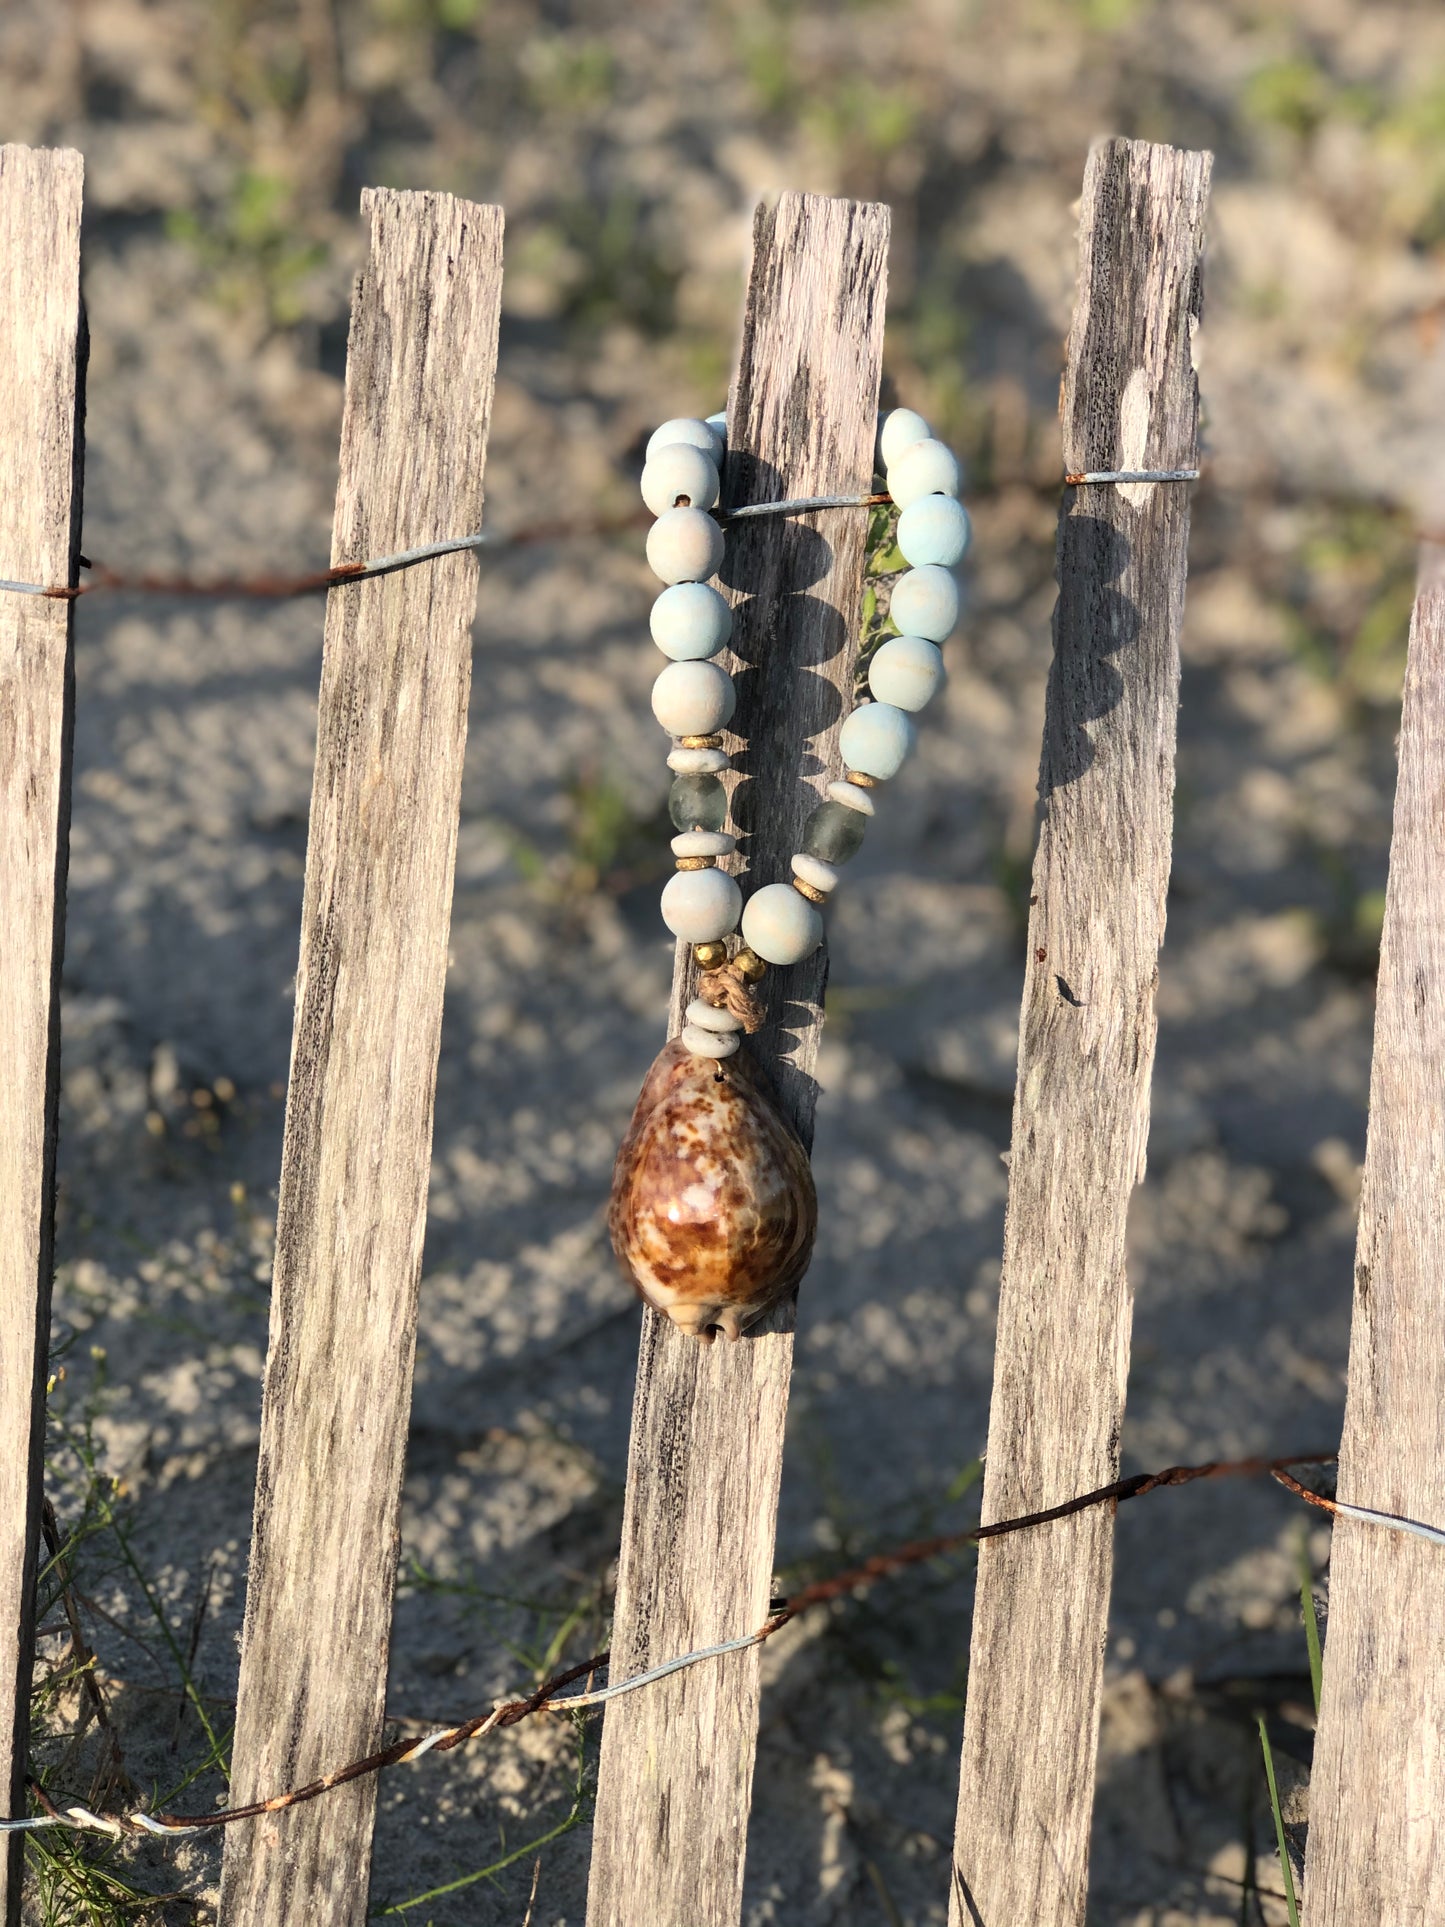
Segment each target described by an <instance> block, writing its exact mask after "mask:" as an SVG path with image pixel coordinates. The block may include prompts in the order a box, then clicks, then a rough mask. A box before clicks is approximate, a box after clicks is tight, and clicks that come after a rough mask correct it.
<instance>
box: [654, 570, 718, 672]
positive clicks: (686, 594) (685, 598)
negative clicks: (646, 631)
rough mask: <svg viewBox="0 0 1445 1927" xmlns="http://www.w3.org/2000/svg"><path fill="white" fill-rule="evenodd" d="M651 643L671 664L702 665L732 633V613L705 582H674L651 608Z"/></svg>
mask: <svg viewBox="0 0 1445 1927" xmlns="http://www.w3.org/2000/svg"><path fill="white" fill-rule="evenodd" d="M651 628H652V640H653V641H654V642H655V643H656V644H657V646H658V648H659V649H660V650H661V651H662V653H663V655H664V656H671V657H672V660H673V661H674V662H704V661H706V659H707V658H708V657H709V656H715V655H716V654H717V652H718V650H719V649H721V648H722V646H723V644H724V643H725V642H726V641H727V639H728V637H729V636H730V635H731V634H732V632H733V612H732V610H731V609H730V608H729V607H728V605H727V603H726V602H725V601H724V599H723V598H722V596H720V595H719V594H718V592H717V590H716V589H714V588H711V587H710V586H709V585H708V584H707V583H706V582H674V583H673V585H672V587H671V588H670V589H664V590H663V592H662V594H661V595H660V596H659V597H658V598H657V600H656V602H654V603H653V605H652V617H651Z"/></svg>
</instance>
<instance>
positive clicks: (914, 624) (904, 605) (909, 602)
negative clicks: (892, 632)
mask: <svg viewBox="0 0 1445 1927" xmlns="http://www.w3.org/2000/svg"><path fill="white" fill-rule="evenodd" d="M958 604H959V595H958V584H957V582H955V580H954V579H953V577H952V576H951V575H950V574H949V572H948V570H947V569H941V568H939V566H938V564H937V563H936V562H930V563H929V564H928V566H927V567H926V568H923V569H910V570H909V571H908V573H907V574H906V575H901V576H899V578H898V580H897V581H896V582H895V583H894V585H893V600H892V602H891V603H890V604H889V607H888V613H889V614H890V615H891V616H892V618H893V620H894V621H895V622H896V623H897V624H898V627H899V628H900V629H901V630H902V631H903V633H904V635H905V636H923V637H924V638H925V639H926V640H927V641H929V642H946V641H947V640H948V638H949V637H950V636H951V635H952V634H953V626H954V624H955V623H956V622H957V621H958Z"/></svg>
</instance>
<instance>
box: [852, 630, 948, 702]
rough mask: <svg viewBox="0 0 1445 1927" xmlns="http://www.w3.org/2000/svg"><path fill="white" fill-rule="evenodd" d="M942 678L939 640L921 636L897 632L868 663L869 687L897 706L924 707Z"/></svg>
mask: <svg viewBox="0 0 1445 1927" xmlns="http://www.w3.org/2000/svg"><path fill="white" fill-rule="evenodd" d="M942 681H943V657H942V656H941V655H940V654H939V653H938V644H937V643H936V642H925V641H924V639H923V637H922V636H894V637H893V639H892V640H891V641H890V642H885V643H884V644H883V646H882V647H881V648H880V649H879V650H878V651H877V653H876V654H875V655H874V657H873V660H872V661H871V662H870V663H869V665H868V687H869V688H870V689H871V690H872V691H873V694H874V695H875V696H876V697H877V698H878V700H879V702H880V703H892V705H893V707H894V708H895V709H906V710H909V711H910V712H911V711H914V710H919V709H922V708H923V707H924V706H925V704H927V703H929V702H931V701H932V699H933V695H934V692H935V691H936V690H937V688H938V685H939V684H940V683H941V682H942Z"/></svg>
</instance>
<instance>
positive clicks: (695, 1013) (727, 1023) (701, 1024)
mask: <svg viewBox="0 0 1445 1927" xmlns="http://www.w3.org/2000/svg"><path fill="white" fill-rule="evenodd" d="M684 1021H685V1022H686V1023H689V1024H696V1025H697V1027H698V1029H699V1030H716V1031H723V1032H726V1031H730V1030H741V1029H742V1027H743V1020H742V1018H741V1017H735V1016H734V1015H733V1013H732V1012H731V1011H730V1010H720V1009H719V1008H718V1006H717V1005H716V1004H707V1003H704V1002H703V1000H702V998H701V997H694V998H693V1000H692V1002H691V1003H690V1004H689V1005H688V1007H687V1010H686V1011H685V1013H684Z"/></svg>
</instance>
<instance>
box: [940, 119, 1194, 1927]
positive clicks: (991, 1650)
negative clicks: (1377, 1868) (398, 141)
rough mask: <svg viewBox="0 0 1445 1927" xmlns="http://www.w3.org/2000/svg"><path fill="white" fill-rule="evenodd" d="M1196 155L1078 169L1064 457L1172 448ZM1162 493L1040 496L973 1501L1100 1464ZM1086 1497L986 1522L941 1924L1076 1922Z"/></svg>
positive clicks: (1112, 1441) (1184, 375)
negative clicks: (1017, 913)
mask: <svg viewBox="0 0 1445 1927" xmlns="http://www.w3.org/2000/svg"><path fill="white" fill-rule="evenodd" d="M1209 171H1210V157H1209V156H1208V155H1206V154H1191V153H1182V152H1180V151H1178V150H1176V149H1173V148H1168V147H1154V146H1149V145H1146V144H1145V143H1143V142H1138V141H1123V140H1113V141H1108V142H1106V143H1103V144H1101V145H1100V146H1098V147H1096V148H1095V149H1094V150H1093V152H1092V153H1091V154H1090V157H1089V163H1088V168H1087V171H1086V174H1085V179H1084V196H1083V212H1082V224H1081V235H1080V258H1079V284H1078V295H1077V302H1076V306H1075V310H1074V320H1073V327H1072V330H1071V332H1070V335H1069V344H1068V359H1067V367H1066V371H1065V376H1064V388H1063V395H1062V398H1061V404H1060V407H1061V415H1062V420H1063V443H1064V449H1063V452H1064V463H1065V472H1066V473H1070V474H1073V473H1079V472H1083V471H1088V470H1113V469H1119V468H1124V469H1139V468H1148V469H1160V468H1163V469H1173V468H1191V467H1193V466H1194V465H1195V463H1196V460H1197V424H1196V418H1197V395H1196V387H1195V379H1194V371H1193V365H1192V359H1191V354H1190V348H1191V339H1192V333H1193V328H1194V324H1195V320H1196V318H1197V314H1198V305H1199V253H1200V245H1201V241H1202V230H1203V223H1204V208H1205V201H1206V198H1207V193H1208V182H1209ZM1188 535H1189V491H1188V488H1187V486H1184V485H1179V484H1158V483H1156V484H1144V485H1138V486H1135V485H1122V486H1121V485H1110V484H1103V485H1094V486H1089V487H1081V488H1077V489H1070V490H1068V491H1067V492H1066V495H1065V498H1064V503H1063V508H1062V512H1061V517H1060V523H1059V543H1058V578H1059V597H1058V603H1057V606H1056V609H1055V616H1054V663H1053V670H1052V674H1051V676H1050V680H1049V689H1048V696H1047V702H1046V710H1045V720H1044V742H1043V754H1042V760H1041V764H1040V772H1039V794H1040V798H1041V821H1040V831H1039V845H1038V853H1037V856H1036V858H1035V861H1034V871H1033V895H1032V897H1031V899H1030V901H1031V904H1032V909H1031V910H1030V914H1029V936H1028V962H1027V968H1026V974H1025V981H1024V995H1023V1010H1022V1016H1021V1024H1020V1037H1019V1069H1018V1086H1017V1090H1016V1093H1015V1098H1014V1115H1013V1149H1012V1153H1011V1160H1010V1168H1009V1202H1008V1216H1007V1223H1006V1226H1005V1232H1004V1261H1003V1278H1002V1283H1001V1286H1000V1293H999V1321H998V1339H997V1352H996V1359H995V1367H994V1387H993V1402H992V1408H991V1411H990V1416H989V1432H988V1459H987V1471H986V1474H985V1479H984V1493H983V1517H984V1519H985V1520H986V1521H993V1520H997V1519H1002V1518H1006V1517H1008V1516H1009V1515H1011V1514H1015V1513H1022V1512H1031V1511H1034V1510H1037V1509H1042V1508H1043V1507H1046V1506H1051V1505H1055V1504H1057V1503H1059V1502H1060V1501H1062V1500H1064V1499H1067V1498H1071V1497H1072V1496H1073V1495H1074V1494H1075V1493H1079V1492H1084V1491H1087V1490H1089V1489H1090V1488H1091V1487H1094V1486H1100V1485H1105V1484H1107V1483H1108V1482H1109V1481H1110V1480H1111V1479H1113V1478H1115V1477H1117V1474H1118V1460H1119V1430H1120V1425H1121V1423H1122V1420H1123V1415H1124V1387H1125V1379H1126V1376H1127V1372H1128V1358H1129V1323H1130V1311H1131V1306H1130V1298H1129V1289H1128V1283H1127V1280H1126V1277H1125V1270H1124V1226H1125V1218H1126V1215H1127V1211H1128V1205H1129V1195H1130V1193H1131V1191H1132V1190H1133V1188H1134V1186H1135V1185H1136V1184H1137V1183H1138V1182H1139V1180H1140V1178H1141V1177H1142V1175H1143V1171H1144V1154H1145V1145H1146V1141H1147V1136H1148V1125H1149V1078H1150V1072H1151V1069H1152V1066H1153V1060H1154V1035H1155V1017H1154V990H1155V985H1156V983H1157V980H1158V968H1157V960H1158V954H1159V946H1160V944H1161V942H1162V941H1163V936H1164V897H1165V890H1166V888H1167V885H1168V881H1169V853H1170V818H1171V806H1172V799H1173V787H1174V733H1175V717H1176V712H1177V708H1178V682H1179V628H1180V623H1181V619H1182V616H1183V610H1184V581H1185V566H1186V548H1187V543H1188ZM1112 1548H1113V1510H1112V1508H1104V1507H1100V1508H1097V1509H1096V1510H1093V1511H1090V1512H1086V1513H1082V1514H1080V1515H1079V1516H1078V1517H1076V1518H1071V1519H1067V1520H1063V1521H1060V1522H1059V1523H1058V1524H1057V1525H1052V1526H1048V1527H1045V1528H1041V1529H1040V1530H1039V1531H1036V1532H1030V1533H1022V1534H1019V1535H1018V1536H1017V1537H1010V1538H1004V1539H997V1540H993V1541H989V1542H986V1543H985V1544H984V1545H983V1546H982V1548H981V1549H980V1553H979V1566H978V1589H977V1599H976V1603H975V1607H974V1618H973V1635H972V1645H971V1656H970V1662H969V1675H968V1699H967V1704H966V1709H965V1714H964V1737H963V1761H962V1778H961V1783H960V1788H959V1805H958V1831H957V1836H956V1843H955V1852H954V1867H953V1881H952V1894H951V1898H950V1910H949V1919H950V1922H951V1923H953V1927H961V1923H964V1922H968V1921H972V1922H974V1923H983V1927H1020V1923H1022V1922H1025V1921H1041V1922H1042V1921H1047V1922H1048V1923H1049V1927H1068V1924H1069V1923H1082V1921H1083V1919H1084V1903H1085V1893H1086V1887H1087V1879H1088V1852H1089V1823H1090V1814H1091V1810H1092V1806H1093V1792H1094V1764H1095V1751H1096V1743H1097V1737H1098V1724H1099V1692H1100V1685H1101V1681H1102V1675H1103V1658H1104V1638H1105V1632H1106V1628H1107V1623H1108V1609H1109V1583H1110V1577H1111V1559H1112Z"/></svg>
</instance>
